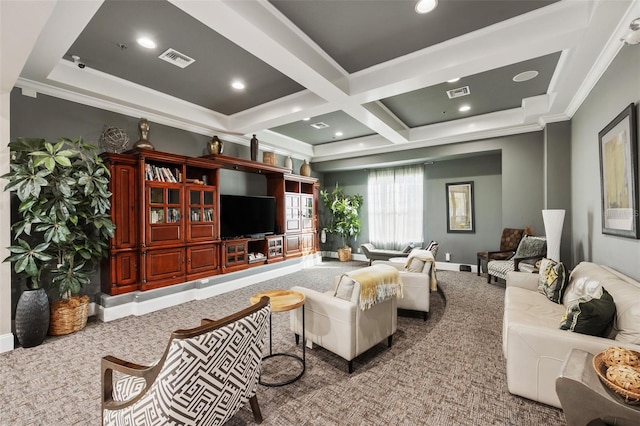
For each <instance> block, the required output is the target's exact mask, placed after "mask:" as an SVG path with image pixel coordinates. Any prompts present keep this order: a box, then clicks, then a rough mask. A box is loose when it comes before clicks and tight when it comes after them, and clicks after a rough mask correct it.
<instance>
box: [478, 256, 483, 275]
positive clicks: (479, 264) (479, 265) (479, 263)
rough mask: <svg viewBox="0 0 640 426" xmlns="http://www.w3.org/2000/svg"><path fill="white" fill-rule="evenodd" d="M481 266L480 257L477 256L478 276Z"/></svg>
mask: <svg viewBox="0 0 640 426" xmlns="http://www.w3.org/2000/svg"><path fill="white" fill-rule="evenodd" d="M481 267H482V258H481V257H478V276H480V268H481Z"/></svg>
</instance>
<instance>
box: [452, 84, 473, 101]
mask: <svg viewBox="0 0 640 426" xmlns="http://www.w3.org/2000/svg"><path fill="white" fill-rule="evenodd" d="M470 94H471V90H469V86H464V87H458V88H457V89H451V90H447V96H449V99H453V98H459V97H461V96H467V95H470Z"/></svg>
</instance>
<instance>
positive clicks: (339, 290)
mask: <svg viewBox="0 0 640 426" xmlns="http://www.w3.org/2000/svg"><path fill="white" fill-rule="evenodd" d="M355 284H356V283H355V281H353V280H352V279H351V278H350V277H348V276H347V275H342V276H340V280H339V281H338V284H337V285H336V292H335V293H334V294H333V296H334V297H337V298H338V299H343V300H351V296H352V294H353V287H354V286H355Z"/></svg>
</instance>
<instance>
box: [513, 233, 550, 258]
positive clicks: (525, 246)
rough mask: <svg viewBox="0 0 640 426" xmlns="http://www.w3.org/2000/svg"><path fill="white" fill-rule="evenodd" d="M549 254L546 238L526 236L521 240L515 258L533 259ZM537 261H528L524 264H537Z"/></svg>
mask: <svg viewBox="0 0 640 426" xmlns="http://www.w3.org/2000/svg"><path fill="white" fill-rule="evenodd" d="M546 254H547V239H546V238H545V237H530V236H528V235H525V236H524V237H522V240H520V244H518V249H517V250H516V254H515V256H514V258H520V257H533V256H540V257H544V256H546ZM536 260H538V259H532V260H526V261H524V263H529V264H532V265H533V264H535V263H536Z"/></svg>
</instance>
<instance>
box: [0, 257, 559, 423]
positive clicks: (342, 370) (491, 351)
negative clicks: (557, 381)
mask: <svg viewBox="0 0 640 426" xmlns="http://www.w3.org/2000/svg"><path fill="white" fill-rule="evenodd" d="M364 265H365V264H364V263H362V262H346V263H343V262H337V261H330V260H329V261H325V262H323V263H322V264H320V265H318V266H314V267H311V268H307V269H304V270H303V271H300V272H296V273H293V274H289V275H286V276H284V277H280V278H276V279H272V280H268V281H265V282H262V283H258V284H255V285H253V286H250V287H247V288H244V289H240V290H236V291H233V292H229V293H226V294H222V295H219V296H216V297H213V298H210V299H206V300H200V301H193V302H189V303H186V304H183V305H180V306H175V307H172V308H168V309H164V310H162V311H158V312H153V313H150V314H147V315H144V316H140V317H127V318H123V319H120V320H116V321H113V322H109V323H101V322H98V321H95V320H91V319H90V320H89V323H88V325H87V327H86V328H85V329H84V330H82V331H80V332H77V333H74V334H72V335H69V336H62V337H49V338H48V339H47V340H46V341H45V343H43V344H42V345H40V346H38V347H36V348H30V349H22V348H17V349H15V350H14V351H11V352H8V353H5V354H0V401H2V402H1V403H0V425H3V426H4V425H97V424H100V419H101V417H100V358H101V357H103V356H105V355H109V354H110V355H114V356H116V357H119V358H123V359H126V360H128V361H133V362H136V363H141V364H150V363H152V362H154V361H155V360H156V359H157V358H158V357H159V356H160V355H161V354H162V352H163V350H164V348H165V346H166V343H167V340H168V336H169V334H170V332H171V331H172V330H175V329H179V328H189V327H193V326H196V325H198V324H199V322H200V319H201V318H203V317H209V318H220V317H223V316H225V315H228V314H230V313H233V312H235V311H237V310H239V309H242V308H243V307H245V306H246V305H247V304H248V300H249V297H250V296H251V295H252V294H254V293H257V292H259V291H264V290H268V289H274V288H290V287H292V286H294V285H301V286H305V287H310V288H314V289H317V290H320V291H324V290H327V289H328V288H329V287H330V283H331V280H332V277H333V276H335V275H337V274H340V273H342V272H344V271H346V270H349V269H354V268H357V267H362V266H364ZM438 281H439V286H440V289H441V292H439V293H432V295H431V296H432V297H431V312H430V315H429V319H428V320H427V321H426V322H425V321H423V320H422V318H421V316H420V315H416V314H414V313H408V312H404V313H401V315H400V316H399V318H398V331H397V332H396V334H395V335H394V337H393V345H392V347H391V348H388V347H387V345H386V340H385V342H381V343H380V344H379V345H377V346H375V347H374V348H372V349H371V350H370V351H368V352H366V353H365V354H363V355H361V356H360V357H358V358H356V360H355V362H354V371H353V373H352V374H348V372H347V363H346V361H345V360H343V359H342V358H340V357H338V356H336V355H334V354H332V353H331V352H329V351H327V350H325V349H323V348H321V347H318V346H314V347H313V349H308V350H307V356H306V360H307V363H306V372H305V374H304V375H303V376H302V378H301V379H300V380H298V381H296V382H294V383H292V384H289V385H286V386H282V387H276V388H270V387H264V386H259V388H258V400H259V403H260V407H261V410H262V415H263V417H264V422H263V424H264V425H278V426H286V425H444V424H450V425H564V424H565V421H564V415H563V413H562V411H561V410H558V409H556V408H553V407H549V406H546V405H543V404H539V403H536V402H533V401H529V400H527V399H524V398H520V397H516V396H513V395H511V394H509V392H508V391H507V385H506V375H505V361H504V358H503V356H502V351H501V330H502V306H503V302H504V288H502V287H500V286H497V285H491V284H487V283H486V279H485V278H483V277H477V276H476V275H475V274H472V273H468V272H450V271H439V272H438ZM288 321H289V316H288V313H274V314H273V339H274V340H273V345H274V351H284V352H294V353H295V352H297V353H300V350H301V349H300V346H295V341H294V339H293V335H292V334H291V333H290V332H289V330H288ZM283 359H284V360H285V361H284V362H288V363H289V364H290V365H289V366H283V367H284V368H288V369H289V370H290V371H291V370H295V368H298V367H299V364H297V363H296V361H295V360H293V359H291V358H283ZM278 362H280V361H278ZM278 367H279V366H278V365H277V364H271V365H268V368H270V369H276V368H278ZM265 368H267V365H265ZM228 424H229V425H252V424H254V421H253V417H252V415H251V411H250V409H249V408H248V407H246V408H244V409H242V410H241V411H240V412H239V413H238V414H237V415H236V416H235V417H234V418H232V419H231V421H230V422H229V423H228Z"/></svg>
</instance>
